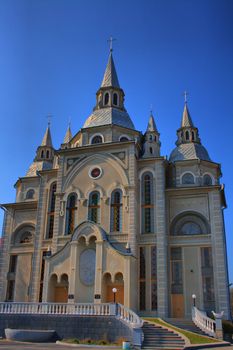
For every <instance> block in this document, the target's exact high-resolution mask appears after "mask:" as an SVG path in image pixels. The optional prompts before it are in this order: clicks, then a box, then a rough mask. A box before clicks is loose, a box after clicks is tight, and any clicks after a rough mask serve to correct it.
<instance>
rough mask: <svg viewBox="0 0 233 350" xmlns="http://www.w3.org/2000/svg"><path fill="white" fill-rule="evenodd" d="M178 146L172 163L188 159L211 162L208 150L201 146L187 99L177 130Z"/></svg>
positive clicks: (173, 152) (171, 158) (172, 157)
mask: <svg viewBox="0 0 233 350" xmlns="http://www.w3.org/2000/svg"><path fill="white" fill-rule="evenodd" d="M176 146H177V147H176V148H175V149H174V150H173V151H172V153H171V155H170V161H171V162H175V161H178V160H188V159H202V160H208V161H210V157H209V154H208V152H207V150H206V149H205V147H204V146H202V144H201V140H200V137H199V133H198V128H196V127H195V126H194V124H193V121H192V118H191V116H190V113H189V110H188V106H187V100H186V99H185V104H184V110H183V115H182V119H181V127H180V128H179V129H178V130H177V141H176Z"/></svg>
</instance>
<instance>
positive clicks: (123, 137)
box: [120, 136, 129, 142]
mask: <svg viewBox="0 0 233 350" xmlns="http://www.w3.org/2000/svg"><path fill="white" fill-rule="evenodd" d="M126 141H129V139H128V137H126V136H121V137H120V142H126Z"/></svg>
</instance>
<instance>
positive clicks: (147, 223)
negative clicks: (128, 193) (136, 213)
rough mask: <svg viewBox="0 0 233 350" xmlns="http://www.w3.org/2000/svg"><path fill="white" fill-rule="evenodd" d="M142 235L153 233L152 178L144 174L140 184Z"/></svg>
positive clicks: (150, 175)
mask: <svg viewBox="0 0 233 350" xmlns="http://www.w3.org/2000/svg"><path fill="white" fill-rule="evenodd" d="M141 203H142V204H141V206H142V233H150V232H153V231H154V225H153V222H154V200H153V176H152V174H151V173H145V174H143V176H142V184H141Z"/></svg>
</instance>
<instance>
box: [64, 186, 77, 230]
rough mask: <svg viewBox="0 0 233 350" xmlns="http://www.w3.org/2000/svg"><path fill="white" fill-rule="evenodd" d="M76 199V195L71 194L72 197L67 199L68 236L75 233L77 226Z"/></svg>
mask: <svg viewBox="0 0 233 350" xmlns="http://www.w3.org/2000/svg"><path fill="white" fill-rule="evenodd" d="M76 199H77V196H76V194H75V193H72V194H70V196H69V197H68V199H67V206H66V232H65V234H66V235H69V234H71V233H73V231H74V225H75V211H76V209H77V207H76Z"/></svg>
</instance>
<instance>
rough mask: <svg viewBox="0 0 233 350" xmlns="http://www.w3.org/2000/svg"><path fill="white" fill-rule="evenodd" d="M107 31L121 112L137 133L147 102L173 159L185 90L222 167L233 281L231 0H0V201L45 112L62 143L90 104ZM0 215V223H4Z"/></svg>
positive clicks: (10, 193)
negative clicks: (126, 114) (111, 42)
mask: <svg viewBox="0 0 233 350" xmlns="http://www.w3.org/2000/svg"><path fill="white" fill-rule="evenodd" d="M110 35H112V36H113V37H114V38H116V39H117V40H116V41H115V42H114V59H115V64H116V68H117V72H118V78H119V81H120V85H121V86H122V88H123V89H124V91H125V95H126V99H125V104H126V108H127V110H128V112H129V114H130V116H131V118H132V119H133V121H134V124H135V126H136V128H137V129H138V130H142V131H144V130H145V128H146V124H147V120H148V116H149V110H150V106H151V105H152V106H153V112H154V116H155V119H156V123H157V127H158V129H159V131H160V133H161V141H162V154H163V155H169V154H170V152H171V151H172V149H173V148H174V143H175V141H176V130H177V129H178V127H179V125H180V120H181V115H182V110H183V96H182V93H183V91H184V90H187V91H188V92H189V101H188V105H189V110H190V114H191V116H192V119H193V121H194V123H195V125H196V126H197V127H198V128H199V133H200V137H201V140H202V143H203V145H204V146H205V147H206V148H207V149H208V151H209V154H210V157H211V158H212V160H213V161H215V162H218V163H221V165H222V172H223V177H222V179H221V181H222V183H224V184H225V185H226V198H227V203H228V208H227V209H226V210H225V222H226V235H227V243H228V260H229V267H230V269H229V270H230V281H231V282H233V250H232V246H233V238H232V231H233V223H232V218H233V198H232V193H233V181H232V153H231V152H232V150H233V137H232V135H233V98H232V92H233V2H232V1H231V0H176V1H175V0H140V1H139V0H124V1H123V0H118V1H113V0H99V1H98V2H97V1H94V0H92V1H90V0H86V1H80V0H33V1H31V0H21V1H17V0H15V1H12V0H1V1H0V52H1V54H0V77H1V80H0V122H1V128H0V149H1V172H0V179H1V192H0V202H1V203H6V202H12V201H14V198H15V192H14V188H13V185H14V183H15V182H16V180H17V178H18V177H19V176H24V175H25V173H26V171H27V168H28V167H29V165H30V163H31V162H32V160H33V158H34V156H35V151H36V148H37V146H38V145H39V144H40V142H41V140H42V137H43V134H44V131H45V128H46V123H47V119H46V115H47V114H48V113H51V114H52V115H53V118H52V127H51V129H52V137H53V143H54V146H55V147H56V148H58V147H59V145H60V144H61V142H62V140H63V137H64V134H65V130H66V128H67V124H68V120H69V118H71V127H72V131H73V133H75V132H77V131H78V130H79V128H80V127H81V126H82V125H83V123H84V121H85V119H86V118H87V116H88V115H89V114H90V112H91V110H92V108H93V106H94V104H95V93H96V91H97V89H98V87H99V86H100V83H101V80H102V77H103V73H104V69H105V66H106V62H107V58H108V50H109V49H108V43H107V39H108V38H109V37H110ZM2 217H3V216H2V213H1V214H0V221H1V222H2Z"/></svg>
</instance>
